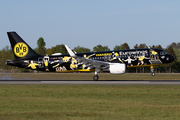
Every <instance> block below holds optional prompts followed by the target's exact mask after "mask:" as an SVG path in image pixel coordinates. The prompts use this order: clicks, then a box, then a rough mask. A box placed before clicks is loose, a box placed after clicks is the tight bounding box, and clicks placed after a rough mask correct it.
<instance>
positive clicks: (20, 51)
mask: <svg viewBox="0 0 180 120" xmlns="http://www.w3.org/2000/svg"><path fill="white" fill-rule="evenodd" d="M14 53H15V55H16V56H18V57H24V56H26V55H27V54H28V46H27V45H26V44H25V43H22V42H19V43H17V44H16V45H15V46H14Z"/></svg>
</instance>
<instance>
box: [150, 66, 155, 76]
mask: <svg viewBox="0 0 180 120" xmlns="http://www.w3.org/2000/svg"><path fill="white" fill-rule="evenodd" d="M151 75H152V76H155V72H154V68H153V66H151Z"/></svg>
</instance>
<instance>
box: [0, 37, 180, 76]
mask: <svg viewBox="0 0 180 120" xmlns="http://www.w3.org/2000/svg"><path fill="white" fill-rule="evenodd" d="M45 46H46V42H45V41H44V39H43V38H42V37H40V38H39V39H38V40H37V47H36V48H35V49H34V51H35V52H36V53H38V54H40V55H51V54H54V53H62V54H68V53H67V51H66V48H65V46H64V45H63V44H60V45H56V46H53V47H51V48H46V47H45ZM148 47H151V48H158V49H162V50H165V51H166V52H167V53H169V54H171V55H173V56H174V57H175V58H176V59H175V60H174V62H172V63H170V64H166V65H161V66H156V67H155V71H156V72H158V73H162V72H163V73H167V72H168V73H171V72H174V73H179V72H180V69H179V68H180V43H175V42H173V43H171V44H170V45H168V46H167V47H166V48H162V46H161V45H153V46H147V45H146V44H144V43H143V44H139V45H138V44H136V45H134V48H132V49H141V48H148ZM125 49H130V47H129V45H128V43H123V44H120V45H116V46H115V47H114V49H113V50H125ZM73 50H74V51H75V52H76V53H83V52H100V51H110V49H109V47H108V46H102V45H100V44H99V45H96V46H95V47H93V49H92V50H91V49H89V48H85V47H82V46H77V47H74V49H73ZM0 58H1V59H0V71H1V72H3V71H8V72H10V71H15V70H16V71H18V72H25V71H27V70H23V69H16V68H15V67H12V66H7V65H6V61H7V60H12V59H14V55H13V52H12V50H11V48H10V47H9V46H6V47H5V48H3V49H2V50H0ZM28 72H29V70H28ZM127 72H136V73H139V72H141V73H144V72H150V68H148V67H146V68H144V67H143V68H130V69H127Z"/></svg>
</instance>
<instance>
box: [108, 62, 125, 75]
mask: <svg viewBox="0 0 180 120" xmlns="http://www.w3.org/2000/svg"><path fill="white" fill-rule="evenodd" d="M109 71H110V73H111V74H123V73H125V72H126V65H125V64H124V63H111V64H110V66H109Z"/></svg>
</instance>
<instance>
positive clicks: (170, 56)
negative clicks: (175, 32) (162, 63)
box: [166, 55, 175, 63]
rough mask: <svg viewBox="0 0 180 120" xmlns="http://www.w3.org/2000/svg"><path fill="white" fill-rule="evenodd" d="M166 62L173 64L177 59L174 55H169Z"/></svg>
mask: <svg viewBox="0 0 180 120" xmlns="http://www.w3.org/2000/svg"><path fill="white" fill-rule="evenodd" d="M166 60H167V61H168V62H169V63H171V62H173V61H174V60H175V57H174V56H172V55H168V56H167V57H166Z"/></svg>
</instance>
